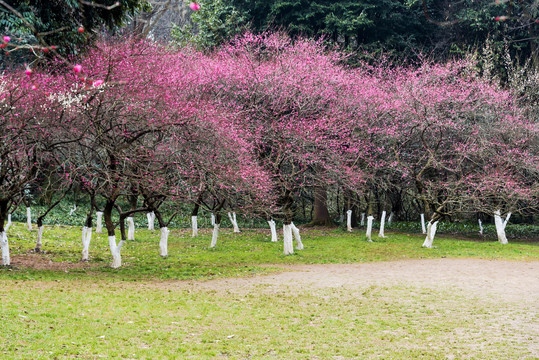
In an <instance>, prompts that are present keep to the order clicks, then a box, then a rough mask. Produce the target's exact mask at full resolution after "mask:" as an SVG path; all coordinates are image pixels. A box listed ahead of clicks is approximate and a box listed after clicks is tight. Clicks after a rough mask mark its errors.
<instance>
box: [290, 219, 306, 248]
mask: <svg viewBox="0 0 539 360" xmlns="http://www.w3.org/2000/svg"><path fill="white" fill-rule="evenodd" d="M290 227H291V228H292V234H294V239H295V240H296V250H303V243H302V242H301V235H300V234H299V229H298V228H297V227H296V225H294V223H293V222H291V223H290Z"/></svg>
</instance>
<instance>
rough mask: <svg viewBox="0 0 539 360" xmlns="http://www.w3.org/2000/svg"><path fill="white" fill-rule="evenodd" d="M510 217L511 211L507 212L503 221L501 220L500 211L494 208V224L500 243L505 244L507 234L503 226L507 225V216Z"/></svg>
mask: <svg viewBox="0 0 539 360" xmlns="http://www.w3.org/2000/svg"><path fill="white" fill-rule="evenodd" d="M510 217H511V213H510V212H509V213H507V216H506V218H505V221H503V220H502V216H501V211H500V210H496V211H495V212H494V224H495V225H496V234H497V236H498V241H499V242H500V243H501V244H507V243H508V241H507V236H506V235H505V227H506V226H507V223H508V222H509V218H510Z"/></svg>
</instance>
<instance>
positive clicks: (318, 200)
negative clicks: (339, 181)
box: [311, 184, 333, 226]
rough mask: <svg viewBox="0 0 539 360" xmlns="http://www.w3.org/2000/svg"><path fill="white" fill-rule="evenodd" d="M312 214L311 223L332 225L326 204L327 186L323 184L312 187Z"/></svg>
mask: <svg viewBox="0 0 539 360" xmlns="http://www.w3.org/2000/svg"><path fill="white" fill-rule="evenodd" d="M313 207H314V215H313V220H312V221H311V225H320V226H331V225H333V223H332V221H331V218H330V216H329V211H328V205H327V188H326V186H325V185H320V184H318V185H316V186H315V187H314V205H313Z"/></svg>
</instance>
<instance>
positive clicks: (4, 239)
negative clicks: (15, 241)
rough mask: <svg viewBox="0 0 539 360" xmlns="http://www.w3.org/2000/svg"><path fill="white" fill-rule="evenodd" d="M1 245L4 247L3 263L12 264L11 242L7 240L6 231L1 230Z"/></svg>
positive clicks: (5, 264)
mask: <svg viewBox="0 0 539 360" xmlns="http://www.w3.org/2000/svg"><path fill="white" fill-rule="evenodd" d="M0 247H1V248H2V265H4V266H8V265H11V259H10V257H9V243H8V241H7V234H6V232H5V231H2V232H0Z"/></svg>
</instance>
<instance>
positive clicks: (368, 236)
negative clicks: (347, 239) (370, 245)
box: [365, 215, 374, 242]
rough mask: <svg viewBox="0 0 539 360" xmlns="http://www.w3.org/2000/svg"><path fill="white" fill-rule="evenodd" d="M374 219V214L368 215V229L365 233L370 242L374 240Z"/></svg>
mask: <svg viewBox="0 0 539 360" xmlns="http://www.w3.org/2000/svg"><path fill="white" fill-rule="evenodd" d="M373 220H374V216H372V215H370V216H367V231H366V233H365V236H367V240H368V241H369V242H372V238H371V234H372V221H373Z"/></svg>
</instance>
